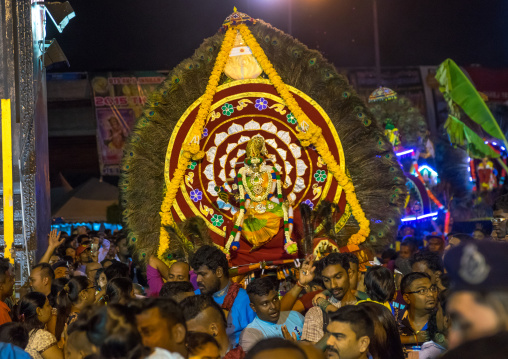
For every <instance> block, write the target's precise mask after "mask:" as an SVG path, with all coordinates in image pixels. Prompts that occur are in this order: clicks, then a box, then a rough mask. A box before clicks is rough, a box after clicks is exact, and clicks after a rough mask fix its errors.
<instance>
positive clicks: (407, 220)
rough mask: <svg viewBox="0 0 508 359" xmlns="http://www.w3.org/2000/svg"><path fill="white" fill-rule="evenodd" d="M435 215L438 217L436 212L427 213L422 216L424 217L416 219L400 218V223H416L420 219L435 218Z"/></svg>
mask: <svg viewBox="0 0 508 359" xmlns="http://www.w3.org/2000/svg"><path fill="white" fill-rule="evenodd" d="M437 215H438V213H437V212H432V213H427V214H424V215H421V216H418V217H405V218H402V219H401V221H402V222H410V221H418V220H420V219H425V218H429V217H436V216H437ZM436 218H437V217H436ZM433 219H434V218H433Z"/></svg>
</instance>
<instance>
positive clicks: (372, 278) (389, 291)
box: [358, 266, 395, 312]
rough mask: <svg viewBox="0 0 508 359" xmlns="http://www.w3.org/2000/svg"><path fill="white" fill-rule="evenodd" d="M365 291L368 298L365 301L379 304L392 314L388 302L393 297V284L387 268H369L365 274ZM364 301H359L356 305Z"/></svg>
mask: <svg viewBox="0 0 508 359" xmlns="http://www.w3.org/2000/svg"><path fill="white" fill-rule="evenodd" d="M365 291H366V293H367V295H368V297H369V298H368V299H367V300H365V301H369V302H373V303H377V304H381V305H383V306H385V307H386V308H387V309H388V310H389V311H390V312H392V307H391V305H390V302H391V301H392V300H393V296H394V295H395V282H394V280H393V275H392V273H391V272H390V270H389V269H388V268H385V267H381V266H376V267H369V268H368V269H367V273H366V274H365ZM365 301H363V300H362V301H359V302H358V304H359V303H362V302H365Z"/></svg>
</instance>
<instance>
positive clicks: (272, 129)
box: [261, 122, 277, 133]
mask: <svg viewBox="0 0 508 359" xmlns="http://www.w3.org/2000/svg"><path fill="white" fill-rule="evenodd" d="M261 129H262V130H265V131H266V132H270V133H277V126H275V125H274V124H273V123H272V122H267V123H263V126H261Z"/></svg>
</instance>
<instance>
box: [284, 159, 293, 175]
mask: <svg viewBox="0 0 508 359" xmlns="http://www.w3.org/2000/svg"><path fill="white" fill-rule="evenodd" d="M284 165H285V167H286V168H285V171H286V176H287V175H289V174H290V173H291V171H292V170H293V165H292V164H291V163H289V162H288V161H284Z"/></svg>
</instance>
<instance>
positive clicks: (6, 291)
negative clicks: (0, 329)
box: [0, 259, 14, 325]
mask: <svg viewBox="0 0 508 359" xmlns="http://www.w3.org/2000/svg"><path fill="white" fill-rule="evenodd" d="M13 290H14V275H13V274H12V266H11V264H10V263H9V261H7V260H5V259H2V260H1V261H0V325H2V324H4V323H8V322H11V321H12V320H11V316H10V314H9V313H10V311H11V310H10V308H9V307H8V306H7V304H5V300H6V299H7V298H9V297H10V296H12V293H13Z"/></svg>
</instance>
